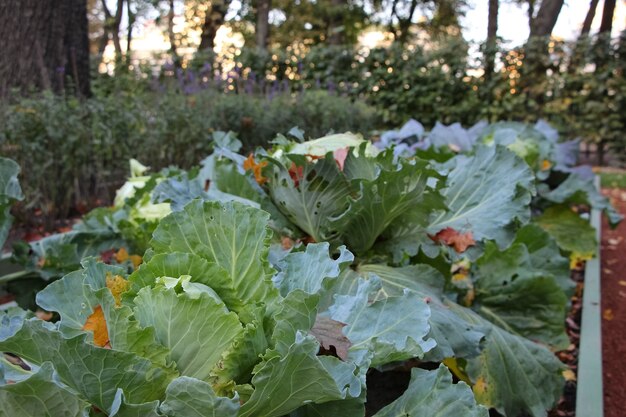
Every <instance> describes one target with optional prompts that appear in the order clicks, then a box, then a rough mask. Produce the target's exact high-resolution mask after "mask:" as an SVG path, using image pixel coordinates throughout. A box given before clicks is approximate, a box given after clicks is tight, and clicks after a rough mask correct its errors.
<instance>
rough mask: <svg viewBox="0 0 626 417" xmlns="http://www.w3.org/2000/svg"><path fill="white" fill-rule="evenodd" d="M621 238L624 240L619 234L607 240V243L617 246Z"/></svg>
mask: <svg viewBox="0 0 626 417" xmlns="http://www.w3.org/2000/svg"><path fill="white" fill-rule="evenodd" d="M622 240H624V238H623V237H621V236H620V237H617V238H615V239H609V240H607V242H609V245H611V246H617V245H619V244H620V243H621V242H622Z"/></svg>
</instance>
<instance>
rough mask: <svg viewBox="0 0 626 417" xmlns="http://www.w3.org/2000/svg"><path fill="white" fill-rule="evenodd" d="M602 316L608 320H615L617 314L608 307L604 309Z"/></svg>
mask: <svg viewBox="0 0 626 417" xmlns="http://www.w3.org/2000/svg"><path fill="white" fill-rule="evenodd" d="M602 318H603V319H604V320H607V321H611V320H613V319H614V318H615V315H614V314H613V310H611V309H610V308H607V309H606V310H604V312H603V313H602Z"/></svg>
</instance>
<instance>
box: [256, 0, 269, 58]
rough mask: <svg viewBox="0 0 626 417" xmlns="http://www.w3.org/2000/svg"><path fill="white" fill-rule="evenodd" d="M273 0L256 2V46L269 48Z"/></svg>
mask: <svg viewBox="0 0 626 417" xmlns="http://www.w3.org/2000/svg"><path fill="white" fill-rule="evenodd" d="M271 8H272V0H257V2H256V27H255V36H256V46H257V47H258V48H260V49H267V43H268V41H269V36H270V20H269V19H270V9H271Z"/></svg>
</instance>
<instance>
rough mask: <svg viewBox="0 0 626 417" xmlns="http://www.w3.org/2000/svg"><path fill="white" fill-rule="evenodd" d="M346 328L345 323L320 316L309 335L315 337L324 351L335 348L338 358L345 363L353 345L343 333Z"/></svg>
mask: <svg viewBox="0 0 626 417" xmlns="http://www.w3.org/2000/svg"><path fill="white" fill-rule="evenodd" d="M344 326H345V323H340V322H338V321H335V320H332V319H329V318H327V317H319V316H318V317H317V318H316V319H315V324H314V325H313V328H312V329H311V331H310V332H309V333H310V334H312V335H313V336H315V338H316V339H317V340H318V341H319V342H320V344H321V345H322V347H323V348H324V349H326V350H331V346H332V347H334V348H335V352H337V356H338V357H339V358H340V359H342V360H344V361H345V360H346V359H347V358H348V349H350V346H352V343H351V342H350V340H348V338H347V337H346V336H345V335H344V334H343V333H342V332H341V329H343V328H344Z"/></svg>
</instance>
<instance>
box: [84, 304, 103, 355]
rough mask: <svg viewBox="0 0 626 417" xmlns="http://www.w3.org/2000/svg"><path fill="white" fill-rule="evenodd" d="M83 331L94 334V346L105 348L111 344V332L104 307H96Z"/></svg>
mask: <svg viewBox="0 0 626 417" xmlns="http://www.w3.org/2000/svg"><path fill="white" fill-rule="evenodd" d="M83 330H87V331H91V332H93V343H94V345H96V346H99V347H105V346H107V345H108V344H109V331H108V329H107V322H106V319H105V317H104V312H103V311H102V307H100V306H99V305H97V306H96V308H95V309H94V310H93V313H91V315H90V316H89V317H87V321H86V322H85V325H84V326H83Z"/></svg>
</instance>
